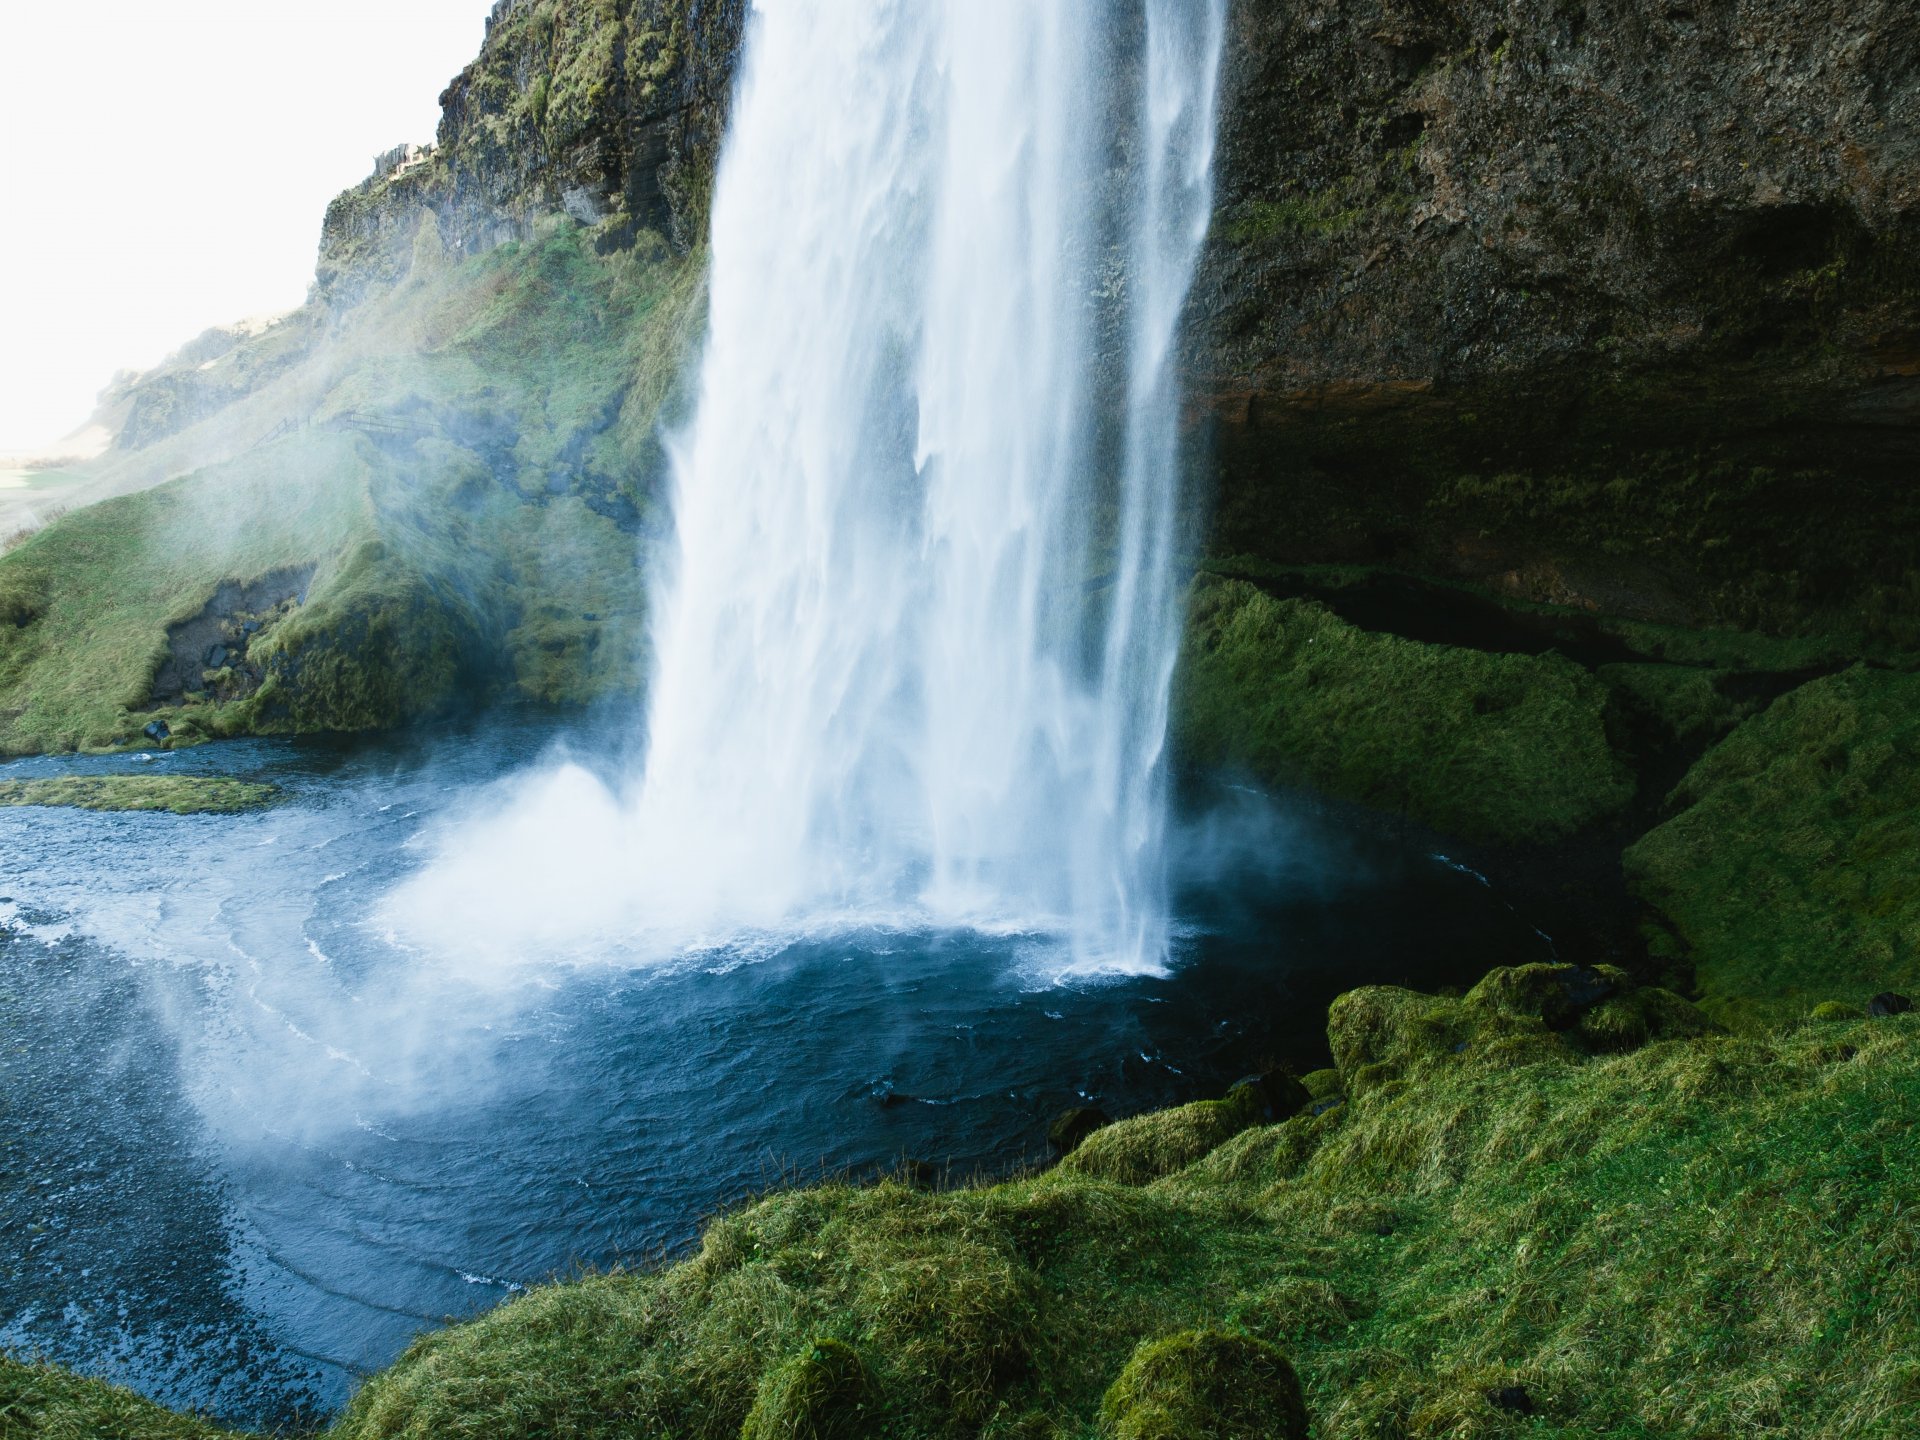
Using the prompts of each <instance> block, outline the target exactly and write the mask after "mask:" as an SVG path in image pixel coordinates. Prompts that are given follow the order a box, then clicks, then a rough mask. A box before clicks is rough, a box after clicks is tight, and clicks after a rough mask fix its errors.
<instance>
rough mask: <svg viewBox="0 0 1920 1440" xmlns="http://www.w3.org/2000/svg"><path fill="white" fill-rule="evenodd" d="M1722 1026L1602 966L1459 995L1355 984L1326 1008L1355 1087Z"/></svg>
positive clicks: (1561, 969)
mask: <svg viewBox="0 0 1920 1440" xmlns="http://www.w3.org/2000/svg"><path fill="white" fill-rule="evenodd" d="M1718 1028H1719V1027H1718V1026H1716V1025H1715V1024H1714V1022H1713V1021H1712V1020H1711V1019H1710V1018H1709V1017H1708V1016H1707V1015H1705V1014H1704V1013H1703V1012H1702V1011H1701V1010H1700V1009H1699V1007H1698V1006H1695V1005H1693V1004H1692V1003H1690V1002H1689V1001H1687V1000H1684V999H1682V998H1681V997H1680V996H1678V995H1675V994H1673V993H1671V992H1670V991H1667V990H1661V989H1658V988H1655V987H1652V986H1636V985H1635V984H1634V983H1633V980H1632V977H1631V976H1629V975H1628V974H1627V973H1626V972H1625V971H1624V970H1619V969H1616V968H1614V967H1612V966H1607V965H1602V966H1598V967H1594V968H1588V967H1586V966H1579V965H1545V964H1542V965H1516V966H1508V967H1503V968H1501V969H1498V970H1494V971H1491V972H1489V973H1488V974H1487V976H1486V977H1485V978H1483V979H1482V980H1481V981H1480V982H1479V983H1478V984H1477V985H1475V986H1474V987H1473V988H1472V989H1471V990H1469V991H1468V992H1467V993H1466V994H1465V995H1464V996H1461V997H1459V998H1458V999H1453V998H1448V997H1444V996H1432V995H1422V994H1419V993H1417V992H1415V991H1411V990H1402V989H1399V988H1397V987H1394V986H1386V985H1375V986H1369V987H1366V988H1364V989H1360V990H1350V991H1348V992H1347V993H1346V994H1345V995H1342V996H1340V997H1339V998H1338V999H1337V1000H1335V1001H1334V1002H1333V1004H1332V1006H1330V1007H1329V1009H1328V1012H1327V1039H1328V1043H1329V1044H1330V1045H1331V1046H1332V1049H1333V1056H1334V1062H1335V1064H1336V1066H1337V1067H1338V1071H1339V1074H1340V1076H1341V1078H1342V1080H1343V1081H1344V1083H1345V1087H1346V1089H1347V1091H1348V1093H1353V1094H1358V1093H1363V1092H1365V1091H1368V1090H1372V1089H1376V1088H1378V1087H1380V1086H1382V1085H1384V1084H1387V1083H1389V1082H1394V1081H1399V1080H1403V1079H1406V1078H1408V1077H1413V1076H1418V1075H1419V1074H1420V1073H1422V1072H1423V1071H1425V1070H1427V1069H1428V1068H1430V1067H1432V1066H1435V1065H1440V1064H1446V1063H1450V1062H1453V1061H1455V1060H1461V1059H1465V1060H1469V1061H1470V1062H1471V1063H1474V1064H1485V1063H1492V1064H1494V1065H1497V1066H1500V1067H1502V1068H1511V1067H1514V1066H1519V1065H1530V1064H1536V1063H1540V1062H1544V1061H1555V1060H1559V1061H1567V1060H1577V1059H1581V1058H1584V1057H1586V1056H1590V1055H1599V1054H1611V1053H1619V1052H1622V1051H1627V1050H1633V1049H1637V1048H1639V1047H1640V1046H1642V1045H1645V1044H1648V1043H1650V1042H1652V1041H1655V1040H1677V1039H1689V1038H1692V1037H1695V1036H1699V1035H1706V1034H1711V1033H1713V1032H1714V1031H1715V1030H1717V1029H1718Z"/></svg>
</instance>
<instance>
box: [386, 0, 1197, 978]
mask: <svg viewBox="0 0 1920 1440" xmlns="http://www.w3.org/2000/svg"><path fill="white" fill-rule="evenodd" d="M1223 10H1224V0H1111V3H1109V0H1073V3H1071V4H1054V3H1041V0H757V4H756V9H755V12H754V14H753V16H752V19H751V22H750V27H749V31H748V38H747V45H746V53H745V58H744V61H743V67H744V68H743V72H742V75H741V78H740V82H739V89H738V92H737V95H736V100H735V105H734V109H733V113H732V122H731V130H730V132H729V134H728V136H727V139H726V142H725V145H724V148H723V153H722V157H721V161H720V165H719V169H718V173H717V177H716V185H715V194H714V203H713V233H712V292H711V316H710V330H709V334H708V337H707V344H706V349H705V353H704V356H703V358H702V362H701V372H700V379H699V389H698V400H697V409H696V411H695V414H694V417H693V419H692V422H691V424H690V426H689V428H688V429H687V431H686V432H685V433H684V434H682V435H680V436H679V437H678V438H677V440H676V442H675V444H674V446H673V452H674V454H673V464H674V482H675V484H674V507H675V517H676V530H677V548H676V554H675V559H674V563H673V564H672V565H671V566H670V567H669V568H668V570H667V572H666V573H664V574H662V575H660V576H659V577H658V579H657V583H656V593H655V600H654V614H655V617H656V618H655V628H654V635H653V642H654V643H653V650H654V665H655V670H654V674H653V676H652V678H651V686H650V691H649V695H650V713H649V719H648V737H649V739H648V755H647V760H646V769H645V774H644V777H643V778H642V779H641V781H640V783H639V785H638V787H637V789H636V790H634V791H633V792H632V793H631V794H629V795H628V796H625V797H621V798H618V799H616V798H615V797H613V796H611V795H604V796H601V797H599V798H593V797H592V796H591V793H590V792H591V791H592V790H593V789H594V788H595V786H596V784H597V782H591V781H589V780H588V778H587V777H586V776H584V775H583V774H580V773H578V772H575V773H574V774H573V775H572V776H571V778H570V779H569V780H567V781H566V782H565V783H564V785H563V786H562V788H561V790H551V789H550V790H548V791H547V792H546V793H545V794H544V795H543V796H540V797H529V798H527V799H524V800H523V801H522V802H521V803H520V805H519V806H518V809H519V810H520V812H521V814H522V817H523V818H526V817H528V816H530V815H531V814H532V813H533V812H544V814H545V816H546V823H547V824H549V825H554V826H558V827H559V828H560V829H562V830H566V829H571V830H572V831H573V832H574V835H573V837H572V840H571V847H572V848H591V849H592V850H593V851H594V852H595V853H596V854H600V855H608V854H610V853H611V854H616V855H618V856H620V857H622V858H621V864H622V865H623V867H624V872H625V874H626V875H627V876H628V877H630V878H629V879H628V880H627V882H626V884H627V887H628V890H629V899H630V901H631V903H632V905H633V907H634V914H635V916H636V917H637V918H638V919H639V921H640V923H641V924H642V925H644V926H645V928H648V929H653V928H655V927H658V928H659V929H661V930H663V931H666V932H669V933H676V934H681V935H685V934H689V933H692V934H698V935H701V936H705V937H710V938H718V937H722V936H726V935H729V934H739V933H741V932H750V931H758V932H763V933H764V932H773V933H781V932H791V931H793V930H796V929H813V928H818V927H820V926H823V925H824V926H831V925H835V924H844V923H849V922H852V923H863V922H872V921H875V920H881V921H883V922H885V923H898V924H907V925H912V926H928V925H931V926H936V927H941V926H963V927H976V928H982V929H988V930H1012V931H1025V932H1032V933H1035V934H1041V935H1045V936H1047V937H1049V938H1050V939H1053V940H1057V941H1059V942H1062V943H1063V944H1064V945H1065V946H1066V947H1067V949H1068V951H1069V954H1068V956H1067V957H1066V958H1067V960H1068V963H1069V964H1070V965H1071V966H1072V967H1073V968H1109V967H1111V968H1120V969H1131V970H1139V969H1151V968H1154V967H1156V966H1158V965H1159V964H1160V963H1161V962H1162V961H1163V960H1164V959H1165V956H1166V951H1167V944H1168V928H1169V922H1168V915H1167V903H1166V889H1167V887H1166V881H1165V858H1164V854H1163V841H1162V836H1163V830H1164V823H1165V822H1164V812H1165V808H1166V793H1165V792H1166V779H1165V765H1164V754H1163V752H1164V740H1165V732H1166V720H1167V705H1168V690H1169V686H1170V682H1171V676H1172V672H1173V665H1174V659H1175V653H1176V647H1177V642H1178V632H1179V626H1178V614H1177V595H1176V593H1175V588H1174V583H1173V577H1172V555H1171V550H1172V543H1173V530H1174V526H1175V523H1176V519H1177V514H1178V508H1179V504H1178V502H1179V495H1178V488H1179V487H1178V469H1179V466H1178V463H1177V459H1178V457H1177V453H1176V451H1177V436H1176V430H1177V397H1176V394H1175V385H1174V377H1173V374H1172V367H1171V364H1170V352H1171V349H1172V345H1173V340H1174V335H1175V328H1176V324H1177V321H1178V317H1179V314H1180V311H1181V308H1182V306H1183V304H1184V301H1185V297H1186V293H1187V290H1188V286H1189V283H1190V279H1191V275H1192V270H1193V265H1194V261H1195V257H1196V255H1197V252H1198V250H1199V247H1200V244H1201V241H1202V240H1203V238H1204V235H1205V231H1206V224H1207V218H1208V214H1209V210H1210V204H1211V194H1210V172H1211V162H1212V153H1213V144H1214V111H1215V84H1216V73H1217V69H1218V62H1219V52H1220V46H1221V32H1222V28H1223V23H1224V22H1223ZM563 792H564V795H565V796H566V797H569V798H564V799H563ZM515 828H520V829H523V832H524V827H515ZM582 836H590V837H591V841H590V843H589V842H585V841H583V840H582V838H581V837H582ZM523 841H524V833H523ZM555 845H556V846H557V847H558V848H557V849H555V850H554V851H553V852H552V853H553V855H554V857H555V859H556V861H557V858H558V856H559V854H561V853H562V852H564V851H565V850H567V849H568V848H570V846H569V844H568V843H563V842H562V841H560V840H558V839H556V841H555ZM469 848H471V847H469ZM480 848H481V849H486V848H489V847H485V846H482V847H480ZM508 848H510V849H511V850H512V852H513V854H512V856H511V858H509V856H508V855H507V854H506V853H505V851H503V852H502V853H501V854H500V856H499V857H498V859H499V862H500V863H499V877H500V879H501V880H502V881H510V880H511V879H512V878H514V877H516V876H517V878H518V879H519V880H521V881H522V882H524V881H525V879H526V878H527V872H526V867H527V865H528V864H529V863H530V860H529V855H528V849H529V846H528V845H527V844H526V843H520V844H516V845H513V846H511V847H508ZM531 863H534V864H535V865H538V864H539V863H540V861H539V859H538V857H536V858H534V859H533V861H532V862H531ZM555 868H556V869H558V868H562V867H559V866H558V865H557V864H556V867H555ZM594 868H599V867H594ZM632 877H637V879H636V878H632ZM445 878H448V877H443V879H445ZM604 878H605V877H604V871H603V872H602V874H601V876H600V879H599V880H596V881H595V884H599V883H602V882H604ZM468 881H469V884H467V885H465V886H462V887H461V888H463V889H467V890H468V891H469V892H470V893H473V894H475V895H476V896H478V895H481V894H483V893H484V892H485V890H486V889H487V888H488V887H487V886H486V885H484V884H483V883H480V882H478V881H477V878H476V875H475V873H474V872H472V871H471V869H469V874H468ZM422 883H423V884H425V885H427V886H429V887H432V886H433V884H434V883H435V882H434V880H433V877H432V875H431V874H429V876H428V877H427V879H426V880H425V881H423V882H422ZM555 885H556V886H557V887H558V895H557V896H555V895H550V896H549V902H550V903H549V908H548V913H549V914H553V915H567V914H575V915H577V914H579V913H580V911H581V909H582V908H584V909H586V910H589V911H590V910H593V909H595V908H597V907H596V905H595V903H594V901H593V899H592V898H591V897H590V896H589V895H588V894H587V893H586V890H587V887H586V886H585V885H584V884H583V883H582V882H581V879H580V876H579V874H578V872H577V871H575V872H574V873H572V874H570V875H568V876H566V877H565V878H556V879H555ZM635 886H637V888H638V892H639V893H638V894H637V895H635V894H633V893H632V890H633V887H635ZM416 888H418V887H416ZM575 891H578V893H577V894H575V893H572V892H575ZM439 899H440V900H441V901H443V902H447V901H452V900H453V899H454V897H453V895H452V894H451V893H443V894H441V895H440V896H439ZM576 902H577V903H576ZM554 938H559V937H558V936H555V937H554Z"/></svg>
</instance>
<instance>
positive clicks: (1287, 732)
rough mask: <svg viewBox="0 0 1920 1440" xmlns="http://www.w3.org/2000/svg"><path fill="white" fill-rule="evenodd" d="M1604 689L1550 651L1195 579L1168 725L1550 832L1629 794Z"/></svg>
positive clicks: (1270, 767)
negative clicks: (1530, 651) (1462, 638)
mask: <svg viewBox="0 0 1920 1440" xmlns="http://www.w3.org/2000/svg"><path fill="white" fill-rule="evenodd" d="M1607 698H1608V697H1607V689H1606V687H1605V686H1603V685H1602V684H1600V683H1599V682H1598V681H1596V680H1594V679H1593V678H1592V677H1590V676H1589V675H1588V674H1587V673H1586V672H1585V671H1583V670H1582V669H1581V668H1580V667H1579V666H1577V665H1574V664H1572V663H1571V662H1570V661H1567V660H1564V659H1562V658H1560V657H1559V656H1556V655H1545V656H1526V655H1495V654H1488V653H1486V652H1483V651H1478V650H1468V649H1461V648H1456V647H1452V646H1445V645H1423V644H1420V643H1417V642H1415V641H1411V640H1404V639H1401V638H1399V637H1397V636H1391V635H1378V634H1373V633H1370V632H1368V631H1365V630H1361V629H1358V628H1356V627H1354V626H1352V625H1348V624H1346V623H1345V622H1344V621H1342V620H1340V619H1339V618H1337V617H1336V616H1335V615H1333V614H1332V613H1331V612H1330V611H1328V610H1327V609H1325V608H1324V607H1322V606H1320V605H1318V604H1315V603H1314V602H1312V601H1303V600H1276V599H1274V598H1272V597H1271V596H1269V595H1266V594H1264V593H1262V592H1261V591H1259V590H1257V589H1255V588H1254V587H1253V586H1252V585H1249V584H1247V583H1246V582H1244V581H1239V580H1213V581H1202V582H1201V584H1200V587H1199V588H1198V589H1197V590H1196V592H1195V596H1194V599H1193V603H1192V609H1191V620H1190V623H1189V629H1188V635H1187V645H1186V656H1185V661H1184V670H1183V674H1182V680H1181V700H1180V704H1179V706H1178V707H1177V710H1176V725H1177V728H1178V737H1177V738H1178V741H1179V746H1180V749H1181V751H1182V753H1183V754H1184V755H1185V756H1186V757H1187V758H1188V760H1189V761H1191V762H1192V763H1195V764H1199V765H1219V764H1223V763H1239V764H1243V765H1246V766H1248V767H1249V768H1250V769H1252V770H1253V771H1254V773H1255V774H1257V775H1259V776H1261V777H1262V778H1264V779H1266V780H1269V781H1277V782H1280V783H1284V784H1292V785H1310V786H1314V787H1316V788H1319V789H1323V790H1327V791H1331V792H1332V793H1334V794H1338V795H1341V796H1343V797H1345V798H1347V799H1351V800H1358V801H1361V802H1363V803H1365V804H1369V805H1372V806H1375V807H1377V808H1380V809H1383V810H1389V811H1395V812H1399V813H1404V814H1409V815H1412V816H1414V817H1416V818H1418V819H1420V820H1423V821H1425V822H1427V823H1429V824H1432V825H1434V826H1436V827H1438V828H1440V829H1442V830H1447V831H1451V832H1453V833H1456V834H1460V835H1464V836H1467V837H1469V838H1473V839H1495V840H1548V841H1550V840H1557V839H1560V838H1562V837H1564V836H1566V835H1568V834H1570V833H1572V832H1573V831H1576V830H1578V829H1580V828H1582V827H1583V826H1586V825H1589V824H1591V823H1593V822H1594V821H1596V820H1599V819H1602V818H1604V817H1606V816H1608V815H1610V814H1612V813H1614V812H1616V811H1618V810H1619V809H1620V808H1621V807H1622V806H1623V805H1625V804H1626V802H1627V801H1628V800H1629V799H1630V798H1631V797H1632V794H1633V780H1632V777H1631V775H1630V774H1629V773H1628V772H1627V770H1626V768H1625V766H1624V765H1623V764H1622V763H1621V761H1620V760H1619V759H1618V758H1617V757H1616V756H1615V755H1614V754H1613V752H1612V750H1611V749H1610V748H1609V745H1608V740H1607V734H1606V726H1605V715H1606V708H1607Z"/></svg>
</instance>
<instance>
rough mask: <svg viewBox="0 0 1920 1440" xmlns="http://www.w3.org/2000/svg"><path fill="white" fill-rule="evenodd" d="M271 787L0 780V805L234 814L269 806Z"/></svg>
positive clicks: (196, 779)
mask: <svg viewBox="0 0 1920 1440" xmlns="http://www.w3.org/2000/svg"><path fill="white" fill-rule="evenodd" d="M278 794H279V791H278V790H276V789H275V788H274V787H273V786H271V785H255V784H250V783H249V782H247V781H244V780H229V779H226V778H225V777H221V776H201V775H65V776H61V777H60V778H58V779H51V780H0V805H67V806H72V807H74V808H76V809H80V810H166V811H169V812H171V813H172V814H175V815H237V814H239V813H240V812H242V811H244V810H258V809H260V808H261V807H262V806H264V805H270V804H272V803H273V800H274V797H275V796H276V795H278Z"/></svg>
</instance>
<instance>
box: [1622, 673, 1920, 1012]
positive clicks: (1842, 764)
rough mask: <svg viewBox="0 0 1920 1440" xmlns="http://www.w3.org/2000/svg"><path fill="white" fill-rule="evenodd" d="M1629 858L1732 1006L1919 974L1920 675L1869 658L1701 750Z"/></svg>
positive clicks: (1701, 980) (1765, 1008)
mask: <svg viewBox="0 0 1920 1440" xmlns="http://www.w3.org/2000/svg"><path fill="white" fill-rule="evenodd" d="M1672 798H1673V803H1674V804H1675V805H1677V806H1679V807H1680V811H1679V813H1678V814H1677V815H1675V816H1674V817H1673V818H1672V819H1670V820H1668V821H1667V822H1666V823H1665V824H1663V825H1661V826H1660V827H1658V828H1657V829H1655V830H1654V831H1652V832H1651V833H1650V834H1648V835H1647V836H1645V837H1644V838H1643V839H1641V840H1640V841H1639V842H1638V843H1637V844H1636V845H1635V846H1634V847H1633V848H1632V849H1631V850H1629V851H1628V852H1627V855H1626V862H1625V863H1626V870H1627V876H1628V880H1629V882H1630V884H1631V885H1632V886H1633V889H1634V891H1635V893H1636V894H1637V895H1639V896H1640V897H1641V898H1642V899H1644V900H1645V901H1647V902H1648V903H1649V904H1650V905H1652V906H1654V907H1655V908H1656V909H1657V910H1658V911H1659V912H1660V913H1661V915H1663V916H1664V917H1665V918H1666V920H1667V921H1668V922H1669V924H1670V925H1671V926H1672V928H1673V930H1674V931H1675V933H1677V935H1678V936H1679V938H1680V939H1681V941H1682V942H1684V945H1685V947H1686V950H1687V952H1688V954H1689V955H1690V957H1691V959H1692V962H1693V966H1694V971H1695V975H1696V978H1697V981H1698V984H1699V987H1700V990H1701V992H1702V994H1703V995H1704V996H1705V1000H1706V1004H1707V1005H1708V1006H1709V1007H1710V1008H1712V1009H1714V1010H1716V1011H1717V1012H1719V1013H1722V1014H1725V1015H1746V1016H1763V1017H1764V1016H1786V1015H1794V1014H1800V1013H1804V1012H1805V1011H1806V1010H1807V1009H1808V1008H1809V1007H1810V1006H1812V1005H1814V1004H1815V1003H1817V1002H1819V1001H1822V1000H1827V999H1831V998H1834V997H1836V996H1855V997H1858V998H1860V999H1864V998H1865V997H1866V996H1869V995H1871V994H1873V993H1874V992H1875V991H1878V990H1883V989H1888V988H1896V989H1897V988H1900V987H1902V986H1911V985H1914V984H1916V983H1920V948H1917V946H1920V677H1915V676H1910V675H1902V674H1895V673H1891V672H1887V671H1876V670H1869V669H1865V668H1855V669H1852V670H1848V671H1846V672H1845V673H1843V674H1840V675H1836V676H1831V677H1829V678H1827V679H1824V680H1817V681H1814V682H1812V683H1810V684H1808V685H1805V686H1802V687H1801V688H1800V689H1798V690H1795V691H1793V692H1792V693H1790V694H1788V695H1786V696H1784V697H1782V698H1781V699H1780V700H1778V701H1776V702H1774V704H1773V705H1772V706H1771V707H1770V708H1768V709H1767V710H1766V711H1765V712H1764V713H1763V714H1761V715H1758V716H1756V717H1755V718H1753V719H1751V720H1749V721H1747V722H1746V723H1745V724H1743V725H1742V726H1740V728H1739V729H1737V730H1735V731H1734V732H1733V734H1732V735H1730V736H1728V737H1727V738H1726V739H1725V740H1723V741H1721V742H1720V744H1719V745H1717V746H1715V747H1714V748H1713V749H1712V750H1710V751H1708V752H1707V754H1706V755H1705V756H1704V757H1702V759H1701V760H1700V762H1699V763H1698V764H1697V765H1695V766H1694V768H1693V770H1692V771H1691V772H1690V773H1689V774H1688V775H1687V777H1686V778H1685V780H1683V781H1682V782H1681V784H1680V787H1679V788H1678V789H1677V790H1676V791H1675V792H1674V795H1673V797H1672Z"/></svg>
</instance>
